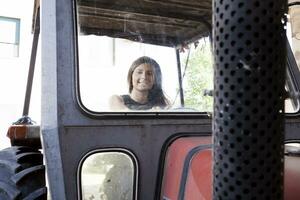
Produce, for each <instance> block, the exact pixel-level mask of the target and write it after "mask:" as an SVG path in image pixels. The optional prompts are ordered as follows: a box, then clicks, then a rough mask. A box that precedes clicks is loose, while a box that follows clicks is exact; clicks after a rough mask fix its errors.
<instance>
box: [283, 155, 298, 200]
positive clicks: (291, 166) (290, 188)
mask: <svg viewBox="0 0 300 200" xmlns="http://www.w3.org/2000/svg"><path fill="white" fill-rule="evenodd" d="M284 162H285V171H284V199H286V200H300V157H299V156H298V157H296V156H285V159H284Z"/></svg>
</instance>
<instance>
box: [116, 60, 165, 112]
mask: <svg viewBox="0 0 300 200" xmlns="http://www.w3.org/2000/svg"><path fill="white" fill-rule="evenodd" d="M127 82H128V85H129V94H128V95H121V96H118V95H114V96H112V97H111V98H110V108H111V109H112V110H124V109H125V110H126V109H127V110H128V109H129V110H149V109H164V108H167V107H168V105H169V100H168V99H167V98H166V97H165V95H164V92H163V90H162V75H161V70H160V66H159V64H158V63H157V62H156V61H155V60H154V59H152V58H150V57H146V56H143V57H140V58H138V59H137V60H135V61H134V62H133V63H132V65H131V67H130V69H129V71H128V75H127Z"/></svg>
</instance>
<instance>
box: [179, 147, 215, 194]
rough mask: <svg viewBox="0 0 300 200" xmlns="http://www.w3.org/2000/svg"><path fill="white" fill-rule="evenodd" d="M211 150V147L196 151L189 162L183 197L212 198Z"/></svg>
mask: <svg viewBox="0 0 300 200" xmlns="http://www.w3.org/2000/svg"><path fill="white" fill-rule="evenodd" d="M211 160H212V152H211V149H206V150H202V151H200V152H199V153H197V154H196V155H195V156H194V157H193V159H192V161H191V164H190V170H189V173H188V179H187V184H186V188H185V195H184V197H185V199H188V200H210V199H212V190H211V189H212V187H211V186H212V174H211V173H212V162H211Z"/></svg>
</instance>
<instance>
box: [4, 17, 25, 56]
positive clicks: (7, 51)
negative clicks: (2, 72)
mask: <svg viewBox="0 0 300 200" xmlns="http://www.w3.org/2000/svg"><path fill="white" fill-rule="evenodd" d="M19 44H20V19H16V18H9V17H2V16H0V57H2V58H7V57H8V58H11V57H19Z"/></svg>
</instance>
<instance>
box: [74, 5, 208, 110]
mask: <svg viewBox="0 0 300 200" xmlns="http://www.w3.org/2000/svg"><path fill="white" fill-rule="evenodd" d="M139 2H140V4H139V5H135V4H133V1H132V2H131V1H124V2H118V3H113V2H110V1H106V0H97V1H87V0H78V1H77V23H78V24H77V27H78V28H77V30H78V34H77V44H78V64H79V83H80V84H79V90H80V99H81V102H82V104H83V105H84V106H85V107H86V108H87V109H89V110H92V111H96V112H132V111H134V112H211V111H212V101H213V99H212V97H211V94H212V89H213V84H212V83H213V80H212V79H213V67H212V66H213V64H212V55H211V49H210V48H211V44H210V42H209V39H208V38H207V37H206V36H207V35H208V31H209V29H208V28H207V27H206V25H205V23H203V22H199V20H198V19H197V18H195V16H188V15H187V14H192V13H194V11H195V10H197V9H199V8H197V7H195V5H194V3H195V2H193V5H189V3H188V2H187V3H186V5H185V6H184V7H185V9H184V10H182V9H181V7H182V5H181V4H177V3H174V4H170V5H169V4H168V5H165V4H161V3H159V2H157V1H153V2H151V3H150V2H149V1H139ZM123 4H124V5H123ZM196 4H197V3H196ZM197 5H198V4H197ZM129 6H130V7H129ZM170 6H171V7H173V9H174V13H170V12H169V10H170ZM154 8H157V9H154ZM208 8H209V7H208ZM201 9H203V5H201ZM175 11H176V12H175ZM208 11H209V12H210V9H208ZM193 15H195V13H194V14H193ZM182 16H185V19H182V20H179V19H180V17H182Z"/></svg>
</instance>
